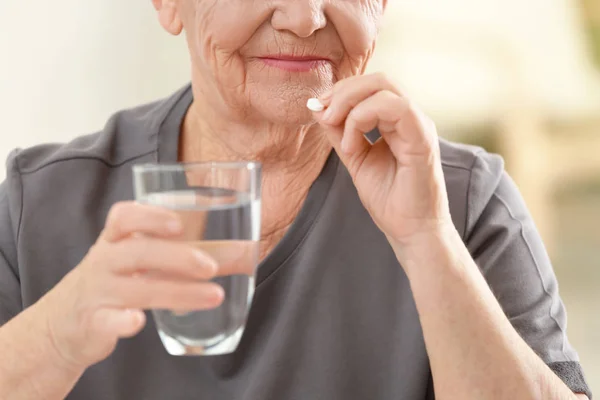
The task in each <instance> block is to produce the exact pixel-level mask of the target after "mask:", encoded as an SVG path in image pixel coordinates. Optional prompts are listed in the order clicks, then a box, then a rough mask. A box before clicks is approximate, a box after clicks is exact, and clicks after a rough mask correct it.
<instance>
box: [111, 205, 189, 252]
mask: <svg viewBox="0 0 600 400" xmlns="http://www.w3.org/2000/svg"><path fill="white" fill-rule="evenodd" d="M182 231H183V226H182V223H181V220H180V218H179V216H178V215H177V214H176V213H175V212H173V211H170V210H167V209H165V208H161V207H156V206H150V205H145V204H139V203H135V202H121V203H117V204H115V205H114V206H113V207H112V208H111V210H110V212H109V214H108V217H107V219H106V226H105V228H104V231H103V232H102V235H101V237H102V238H103V239H104V240H106V241H108V242H116V241H119V240H121V239H123V238H126V237H128V236H130V235H131V234H133V233H143V234H147V235H151V236H159V237H172V236H177V235H180V234H181V233H182Z"/></svg>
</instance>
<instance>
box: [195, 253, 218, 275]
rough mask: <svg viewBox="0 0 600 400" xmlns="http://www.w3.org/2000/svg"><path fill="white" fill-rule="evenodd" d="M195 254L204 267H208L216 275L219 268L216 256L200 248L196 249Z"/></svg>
mask: <svg viewBox="0 0 600 400" xmlns="http://www.w3.org/2000/svg"><path fill="white" fill-rule="evenodd" d="M194 256H195V257H196V259H197V260H198V261H199V262H200V264H202V266H203V267H206V268H207V269H208V270H209V271H210V273H211V274H212V275H215V274H216V273H217V270H218V269H219V264H217V261H216V260H215V259H214V258H212V257H210V256H208V255H206V253H204V252H202V251H198V250H194Z"/></svg>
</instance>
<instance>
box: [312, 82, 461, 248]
mask: <svg viewBox="0 0 600 400" xmlns="http://www.w3.org/2000/svg"><path fill="white" fill-rule="evenodd" d="M319 100H321V102H322V103H323V104H324V105H325V106H326V107H327V108H326V110H325V111H323V112H319V113H315V116H316V118H317V120H318V121H319V123H320V124H321V125H322V126H323V127H324V128H325V130H326V132H327V137H328V138H329V140H330V142H331V144H332V145H333V146H334V148H335V150H336V152H337V153H338V155H339V156H340V158H341V160H342V162H343V163H344V164H345V165H346V168H347V169H348V171H349V172H350V175H351V176H352V179H353V181H354V185H355V186H356V188H357V190H358V194H359V196H360V198H361V201H362V203H363V205H364V206H365V207H366V209H367V210H368V211H369V213H370V215H371V217H372V218H373V220H374V221H375V223H376V224H377V225H378V227H379V228H380V229H381V230H382V231H383V233H385V235H386V236H387V238H388V240H390V242H391V244H392V246H401V248H403V247H405V246H409V245H411V244H412V243H413V242H414V241H416V240H418V239H419V238H420V237H423V236H424V235H425V236H426V235H430V234H438V233H440V232H441V231H443V230H445V229H447V228H448V227H452V220H451V218H450V211H449V207H448V197H447V194H446V186H445V183H444V177H443V173H442V166H441V161H440V149H439V143H438V136H437V132H436V128H435V125H434V123H433V122H432V121H431V120H430V119H429V118H428V117H427V116H425V115H424V114H423V113H422V112H421V111H419V110H418V109H417V108H416V106H415V105H414V104H413V103H412V102H411V101H410V100H409V99H407V98H406V97H404V96H403V95H402V93H401V92H400V90H399V89H398V88H397V87H396V86H395V85H394V84H392V83H391V82H390V81H389V79H388V78H387V77H386V76H385V75H383V74H372V75H363V76H355V77H351V78H348V79H344V80H342V81H339V82H337V83H336V84H335V86H334V87H333V89H332V90H331V91H329V92H328V93H326V94H325V95H324V96H322V97H321V98H320V99H319ZM374 128H379V131H380V132H381V135H382V139H380V140H379V141H377V142H376V143H375V144H374V145H371V144H370V143H369V142H367V140H366V139H365V138H364V137H363V134H365V133H367V132H369V131H371V130H372V129H374Z"/></svg>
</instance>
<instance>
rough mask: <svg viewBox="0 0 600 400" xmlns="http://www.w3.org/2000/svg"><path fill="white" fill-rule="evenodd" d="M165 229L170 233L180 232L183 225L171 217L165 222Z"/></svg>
mask: <svg viewBox="0 0 600 400" xmlns="http://www.w3.org/2000/svg"><path fill="white" fill-rule="evenodd" d="M167 229H168V230H169V232H171V233H180V232H181V231H182V230H183V225H181V221H179V220H177V219H172V220H170V221H169V222H167Z"/></svg>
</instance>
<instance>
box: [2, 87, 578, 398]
mask: <svg viewBox="0 0 600 400" xmlns="http://www.w3.org/2000/svg"><path fill="white" fill-rule="evenodd" d="M191 101H192V93H191V90H190V89H189V87H186V88H184V89H182V90H181V91H179V92H177V93H176V94H175V95H173V96H171V97H170V98H168V99H166V100H164V101H161V102H158V103H154V104H150V105H146V106H142V107H139V108H135V109H132V110H127V111H123V112H120V113H118V114H116V115H115V116H114V117H113V118H112V119H111V120H110V121H109V122H108V124H107V125H106V127H105V128H104V130H103V131H101V132H99V133H96V134H92V135H89V136H84V137H80V138H78V139H76V140H74V141H72V142H71V143H68V144H65V145H58V144H55V145H42V146H37V147H34V148H30V149H27V150H21V151H15V152H13V153H12V154H11V156H10V157H9V160H8V168H7V171H8V174H7V179H6V181H5V182H4V183H2V185H1V186H0V325H2V324H3V323H5V322H6V321H8V320H9V319H10V318H12V317H14V316H15V315H17V314H18V313H19V312H20V311H21V310H23V308H24V307H27V306H29V305H31V304H33V303H34V302H36V301H37V300H38V299H39V298H40V297H42V296H43V295H44V294H45V293H46V292H47V291H48V290H49V289H50V288H52V287H53V286H54V285H56V284H57V283H58V282H59V281H60V280H61V279H62V278H63V277H64V276H65V274H67V272H68V271H69V270H70V269H72V268H73V267H75V266H76V265H77V264H78V263H79V262H80V260H81V259H82V258H83V256H84V255H85V254H86V252H87V251H88V249H89V248H90V246H92V244H93V243H94V242H95V241H96V238H97V237H98V235H99V233H100V231H101V229H102V227H103V225H104V221H105V218H106V215H107V212H108V210H109V208H110V207H111V205H113V204H114V203H115V202H118V201H121V200H130V199H132V198H133V190H132V176H131V166H132V165H134V164H136V163H145V162H157V161H158V162H169V161H176V160H177V153H178V151H177V150H178V140H179V132H180V127H181V123H182V120H183V117H184V115H185V113H186V112H187V109H188V108H189V106H190V104H191ZM441 153H442V163H443V169H444V173H445V179H446V185H447V187H448V195H449V199H450V209H451V211H452V218H453V220H454V223H455V225H456V227H457V229H458V231H459V232H460V234H461V235H462V237H463V239H464V241H465V243H466V244H467V246H468V248H469V250H470V252H471V254H472V256H473V257H474V259H475V260H476V262H477V264H478V265H479V266H480V268H481V270H482V272H483V274H484V275H485V278H486V279H487V281H488V283H489V284H490V286H491V287H492V289H493V292H494V294H495V295H496V296H497V298H498V299H499V301H500V303H501V305H502V308H503V309H504V311H505V312H506V314H507V315H508V317H509V318H510V321H511V322H512V324H513V325H514V327H515V328H516V329H517V331H518V332H519V333H520V334H521V336H522V337H523V338H524V339H525V340H526V342H527V343H528V344H529V345H530V346H531V347H532V348H533V349H534V350H535V351H536V352H537V353H538V354H539V355H540V357H541V358H542V359H543V360H544V362H546V363H547V364H548V365H549V366H550V367H551V368H552V370H554V371H555V372H556V373H557V374H558V375H559V376H560V377H561V378H562V379H563V380H564V381H565V382H566V383H567V384H568V385H569V387H570V388H571V389H572V390H574V391H577V392H587V393H588V394H589V390H588V388H587V385H586V383H585V379H584V377H583V373H582V371H581V369H580V366H579V363H578V356H577V353H576V352H575V350H574V349H573V348H572V347H571V345H570V344H569V342H568V340H567V336H566V332H565V328H566V315H565V309H564V307H563V304H562V303H561V300H560V298H559V295H558V287H557V282H556V278H555V276H554V273H553V271H552V266H551V264H550V260H549V259H548V256H547V255H546V251H545V249H544V246H543V244H542V242H541V240H540V238H539V235H538V233H537V232H536V229H535V226H534V224H533V221H532V220H531V217H530V216H529V213H528V212H527V210H526V207H525V205H524V204H523V200H522V199H521V196H520V195H519V193H518V191H517V188H516V187H515V185H514V183H513V182H512V181H511V180H510V178H509V177H508V176H507V175H506V173H505V172H504V170H503V163H502V160H501V159H500V158H499V157H498V156H495V155H490V154H488V153H486V152H485V151H483V150H482V149H479V148H475V147H470V146H465V145H458V144H452V143H449V142H447V141H443V140H442V141H441ZM67 398H68V399H72V400H100V399H110V400H120V399H123V400H134V399H144V400H164V399H169V400H184V399H185V400H188V399H207V400H226V399H227V400H229V399H235V400H267V399H274V400H283V399H286V400H295V399H297V400H307V399H311V400H318V399H323V400H333V399H340V400H364V399H396V400H399V399H403V400H426V399H433V398H434V393H433V385H432V377H431V371H430V366H429V362H428V357H427V352H426V349H425V344H424V342H423V334H422V331H421V325H420V323H419V318H418V315H417V311H416V308H415V303H414V300H413V296H412V293H411V289H410V286H409V282H408V280H407V277H406V275H405V274H404V272H403V270H402V268H401V266H400V265H399V264H398V261H397V259H396V257H395V256H394V253H393V251H392V249H391V248H390V246H389V244H388V242H387V240H386V238H385V236H384V235H383V234H382V233H381V232H380V231H379V229H378V228H377V227H376V226H375V224H374V223H373V221H372V220H371V218H370V217H369V215H368V213H367V212H366V210H365V209H364V207H363V206H362V204H361V202H360V200H359V198H358V196H357V193H356V190H355V188H354V186H353V184H352V180H351V179H350V177H349V175H348V173H347V171H346V170H345V168H344V166H343V165H342V164H341V163H340V162H339V160H338V158H337V157H336V155H335V154H334V153H332V154H331V156H330V157H329V159H328V161H327V163H326V165H325V167H324V169H323V171H322V172H321V174H320V176H319V177H318V178H317V180H316V181H315V182H314V184H313V185H312V187H311V189H310V192H309V194H308V197H307V199H306V201H305V204H304V206H303V208H302V210H301V211H300V213H299V215H298V216H297V218H296V220H295V221H294V223H293V225H292V226H291V227H290V229H289V231H288V232H287V233H286V235H285V237H284V238H283V239H282V240H281V242H280V243H279V244H278V245H277V246H276V247H275V249H274V250H273V252H272V253H271V254H269V255H268V257H267V258H266V259H265V260H264V261H263V262H262V263H261V265H260V266H259V268H258V276H257V288H256V295H255V298H254V303H253V306H252V310H251V313H250V317H249V320H248V325H247V328H246V332H245V334H244V336H243V338H242V342H241V344H240V347H239V349H238V350H237V351H236V352H235V353H234V354H231V355H225V356H212V357H172V356H169V355H168V354H167V353H166V351H165V350H164V348H163V346H162V344H161V342H160V340H159V338H158V335H157V332H156V329H155V326H154V323H153V320H152V317H151V315H150V314H149V315H148V324H147V326H146V328H145V329H144V330H143V331H142V332H141V333H140V334H139V335H138V336H136V337H135V338H132V339H128V340H122V341H121V342H120V343H119V345H118V347H117V349H116V351H115V352H114V353H113V354H112V355H111V356H110V357H109V358H108V359H106V360H105V361H103V362H101V363H99V364H97V365H94V366H92V367H91V368H89V369H88V370H87V371H86V372H85V374H84V375H83V377H82V378H81V380H80V381H79V382H78V384H77V385H76V386H75V388H74V390H73V391H72V393H71V394H70V395H69V396H68V397H67Z"/></svg>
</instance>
